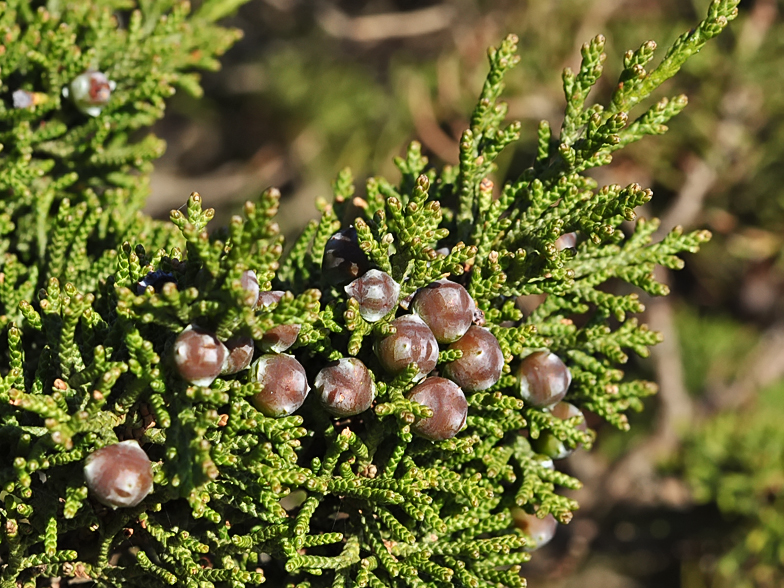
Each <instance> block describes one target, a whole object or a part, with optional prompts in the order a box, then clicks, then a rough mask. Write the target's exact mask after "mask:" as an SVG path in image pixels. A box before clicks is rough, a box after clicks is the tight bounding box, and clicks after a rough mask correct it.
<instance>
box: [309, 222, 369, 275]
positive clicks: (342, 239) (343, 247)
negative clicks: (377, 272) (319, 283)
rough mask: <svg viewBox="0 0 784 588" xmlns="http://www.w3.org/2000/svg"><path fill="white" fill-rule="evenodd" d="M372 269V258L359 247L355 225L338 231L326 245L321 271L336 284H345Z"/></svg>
mask: <svg viewBox="0 0 784 588" xmlns="http://www.w3.org/2000/svg"><path fill="white" fill-rule="evenodd" d="M368 269H370V260H369V259H368V257H367V255H365V252H364V251H362V249H361V248H360V247H359V242H358V241H357V230H356V229H355V228H354V227H350V228H348V229H343V230H342V231H338V232H337V233H335V234H334V235H332V236H331V237H330V238H329V241H327V244H326V246H325V247H324V257H323V259H322V262H321V272H322V274H323V275H324V277H325V278H326V280H327V281H328V282H329V283H331V284H334V285H335V286H345V285H346V284H348V283H349V282H351V281H352V280H356V279H357V278H358V277H359V276H361V275H362V274H364V273H365V272H366V271H367V270H368Z"/></svg>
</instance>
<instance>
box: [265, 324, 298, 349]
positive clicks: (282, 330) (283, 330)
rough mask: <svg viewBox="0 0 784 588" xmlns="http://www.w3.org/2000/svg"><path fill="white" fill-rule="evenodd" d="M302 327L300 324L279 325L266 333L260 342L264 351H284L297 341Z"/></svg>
mask: <svg viewBox="0 0 784 588" xmlns="http://www.w3.org/2000/svg"><path fill="white" fill-rule="evenodd" d="M301 329H302V327H301V326H300V325H277V326H275V327H272V328H271V329H270V330H269V331H267V332H265V333H264V335H263V336H262V338H261V341H260V343H259V344H260V345H261V348H262V349H263V350H264V351H272V352H274V353H283V352H284V351H286V350H287V349H288V348H289V347H291V346H292V345H294V343H296V342H297V337H298V336H299V332H300V330H301Z"/></svg>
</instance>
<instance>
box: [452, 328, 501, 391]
mask: <svg viewBox="0 0 784 588" xmlns="http://www.w3.org/2000/svg"><path fill="white" fill-rule="evenodd" d="M449 349H458V350H460V351H462V352H463V356H462V357H460V358H459V359H456V360H454V361H451V362H449V363H447V364H445V365H444V370H443V371H444V375H445V376H446V377H447V378H449V379H450V380H452V381H453V382H455V383H456V384H457V385H458V386H460V387H461V388H462V389H463V390H464V391H466V392H479V391H480V390H487V389H488V388H489V387H490V386H492V385H494V384H495V383H496V382H497V381H498V379H499V378H500V377H501V372H502V371H503V369H504V353H503V352H502V351H501V346H500V345H499V344H498V339H496V338H495V335H493V334H492V333H491V332H490V331H488V330H487V329H485V328H484V327H477V326H474V325H472V326H471V327H470V328H469V329H468V331H466V334H465V335H463V336H462V337H461V338H460V339H459V340H457V341H455V342H454V343H452V344H451V345H450V346H449Z"/></svg>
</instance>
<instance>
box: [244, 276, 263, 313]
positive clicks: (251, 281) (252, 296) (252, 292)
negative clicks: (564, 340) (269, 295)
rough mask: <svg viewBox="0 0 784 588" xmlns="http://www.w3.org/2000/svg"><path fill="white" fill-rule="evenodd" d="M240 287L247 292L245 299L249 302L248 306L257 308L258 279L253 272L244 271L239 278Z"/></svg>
mask: <svg viewBox="0 0 784 588" xmlns="http://www.w3.org/2000/svg"><path fill="white" fill-rule="evenodd" d="M240 285H241V286H242V289H243V290H245V292H247V299H248V300H250V301H251V303H250V305H249V306H253V307H254V308H255V307H256V306H258V300H259V292H260V288H259V278H258V277H257V276H256V272H254V271H253V270H245V271H244V272H242V276H241V277H240Z"/></svg>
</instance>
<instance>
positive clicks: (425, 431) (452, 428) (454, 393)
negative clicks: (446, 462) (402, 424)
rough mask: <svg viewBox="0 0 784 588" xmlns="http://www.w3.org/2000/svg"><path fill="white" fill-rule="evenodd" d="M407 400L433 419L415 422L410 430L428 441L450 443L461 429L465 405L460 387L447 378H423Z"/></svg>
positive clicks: (465, 415) (466, 412)
mask: <svg viewBox="0 0 784 588" xmlns="http://www.w3.org/2000/svg"><path fill="white" fill-rule="evenodd" d="M408 399H409V400H412V401H414V402H417V403H419V404H423V405H425V406H427V407H429V408H430V409H431V410H432V411H433V416H431V417H428V418H423V419H418V420H416V421H415V422H414V424H413V425H411V430H412V431H413V432H414V433H416V434H417V435H420V436H421V437H424V438H425V439H430V440H431V441H443V440H444V439H451V438H452V437H454V436H455V435H457V433H458V432H459V431H460V429H462V428H463V425H465V422H466V417H467V416H468V402H466V398H465V395H464V394H463V391H462V390H461V389H460V387H459V386H458V385H457V384H455V383H454V382H453V381H452V380H447V379H446V378H439V377H432V378H426V379H425V380H424V381H423V382H422V383H420V384H417V385H416V386H414V388H413V389H412V390H411V392H409V394H408Z"/></svg>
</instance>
